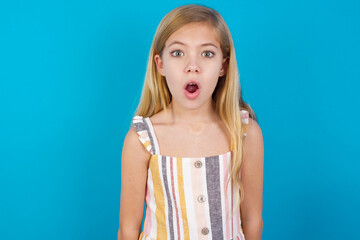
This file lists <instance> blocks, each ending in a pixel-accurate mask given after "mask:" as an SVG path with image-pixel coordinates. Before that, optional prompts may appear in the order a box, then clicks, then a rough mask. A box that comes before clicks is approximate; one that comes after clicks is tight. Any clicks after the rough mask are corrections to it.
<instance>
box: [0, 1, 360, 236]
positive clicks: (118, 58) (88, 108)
mask: <svg viewBox="0 0 360 240" xmlns="http://www.w3.org/2000/svg"><path fill="white" fill-rule="evenodd" d="M188 3H193V2H188V1H177V2H173V3H170V2H169V1H156V2H152V1H143V2H141V3H139V2H131V1H130V2H126V3H124V2H120V1H115V0H106V1H105V0H98V1H89V0H88V1H80V0H73V1H68V2H64V1H19V0H17V1H14V0H13V1H4V0H2V1H1V2H0V194H1V195H0V238H1V239H6V240H10V239H53V240H56V239H59V240H60V239H86V240H90V239H116V234H117V228H118V217H119V204H120V203H119V202H120V183H121V176H120V173H121V164H120V161H121V151H122V143H123V140H124V137H125V134H126V132H127V131H128V127H129V124H130V120H131V117H132V115H133V113H134V111H135V108H136V106H137V103H138V101H139V97H140V93H141V88H142V84H143V79H144V75H145V70H146V61H147V58H148V53H149V49H150V45H151V41H152V37H153V34H154V33H155V30H156V27H157V25H158V23H159V22H160V21H161V19H162V18H163V16H164V15H165V14H166V13H167V12H169V11H170V10H171V9H173V8H175V7H177V6H179V5H183V4H188ZM196 3H204V4H206V5H208V6H210V7H213V8H215V9H217V10H218V11H219V12H220V13H221V14H222V15H223V17H224V19H225V21H226V22H227V24H228V26H229V28H230V30H231V32H232V35H233V38H234V42H235V49H236V54H237V60H238V63H239V70H240V75H241V84H242V88H243V96H244V99H245V100H246V101H247V102H248V103H249V104H250V105H251V106H252V107H253V109H254V110H255V112H256V113H257V115H258V118H259V124H260V126H261V128H262V131H263V136H264V145H265V168H264V170H265V172H264V210H263V218H264V231H263V239H266V240H270V239H277V240H279V239H284V240H288V239H294V240H297V239H327V240H330V239H360V230H359V229H360V228H359V227H358V226H357V223H358V216H359V214H360V210H359V206H358V203H359V202H360V191H359V190H360V189H359V188H360V186H359V185H360V181H359V177H358V172H359V169H360V164H359V162H360V161H359V160H360V157H359V155H360V150H359V149H360V144H359V143H360V140H359V137H360V129H359V122H360V114H359V106H360V101H359V99H360V98H359V96H358V95H357V94H358V91H359V87H360V84H359V82H360V70H359V66H360V61H359V56H360V45H359V42H360V14H359V13H360V3H359V1H355V0H354V1H350V0H348V1H310V0H307V1H298V2H294V1H284V0H282V1H281V0H273V1H263V0H262V1H236V2H235V1H226V0H223V1H198V2H196Z"/></svg>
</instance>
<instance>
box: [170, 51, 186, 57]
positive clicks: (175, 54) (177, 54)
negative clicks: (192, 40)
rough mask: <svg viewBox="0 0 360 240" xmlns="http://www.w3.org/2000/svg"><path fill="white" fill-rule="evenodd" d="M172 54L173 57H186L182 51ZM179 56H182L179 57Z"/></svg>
mask: <svg viewBox="0 0 360 240" xmlns="http://www.w3.org/2000/svg"><path fill="white" fill-rule="evenodd" d="M170 54H171V56H174V57H177V56H183V55H184V53H183V52H181V51H180V50H175V51H172V52H171V53H170ZM179 54H182V55H179Z"/></svg>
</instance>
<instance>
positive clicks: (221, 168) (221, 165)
mask: <svg viewBox="0 0 360 240" xmlns="http://www.w3.org/2000/svg"><path fill="white" fill-rule="evenodd" d="M225 155H226V154H221V155H219V180H220V181H219V186H220V196H219V199H220V200H221V212H222V214H221V217H222V226H221V228H222V230H223V239H228V238H226V222H227V221H226V212H225V199H226V197H225V194H226V192H225V186H224V165H226V164H225V159H226V157H225ZM225 176H226V174H225Z"/></svg>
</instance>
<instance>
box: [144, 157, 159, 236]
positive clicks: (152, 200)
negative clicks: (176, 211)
mask: <svg viewBox="0 0 360 240" xmlns="http://www.w3.org/2000/svg"><path fill="white" fill-rule="evenodd" d="M152 158H153V157H152ZM152 158H151V159H150V161H152ZM154 158H157V157H156V156H154ZM147 187H148V189H149V192H150V202H149V205H148V206H149V208H150V212H151V215H150V216H151V220H150V223H151V228H150V232H148V233H147V234H148V235H149V236H150V237H152V238H155V237H156V226H157V222H156V214H155V213H156V207H157V206H156V202H155V196H154V184H153V176H152V174H151V171H150V169H149V170H148V182H147ZM145 233H146V232H145Z"/></svg>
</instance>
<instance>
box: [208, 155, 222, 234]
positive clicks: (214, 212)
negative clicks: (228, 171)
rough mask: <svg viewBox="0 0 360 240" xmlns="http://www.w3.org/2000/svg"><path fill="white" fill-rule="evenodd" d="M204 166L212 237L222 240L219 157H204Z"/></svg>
mask: <svg viewBox="0 0 360 240" xmlns="http://www.w3.org/2000/svg"><path fill="white" fill-rule="evenodd" d="M205 165H206V167H205V168H206V183H207V186H206V187H207V193H208V196H209V208H210V209H209V213H210V221H211V232H212V237H213V239H223V238H224V236H223V229H222V212H221V198H220V194H221V191H220V168H219V156H212V157H206V158H205Z"/></svg>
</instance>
